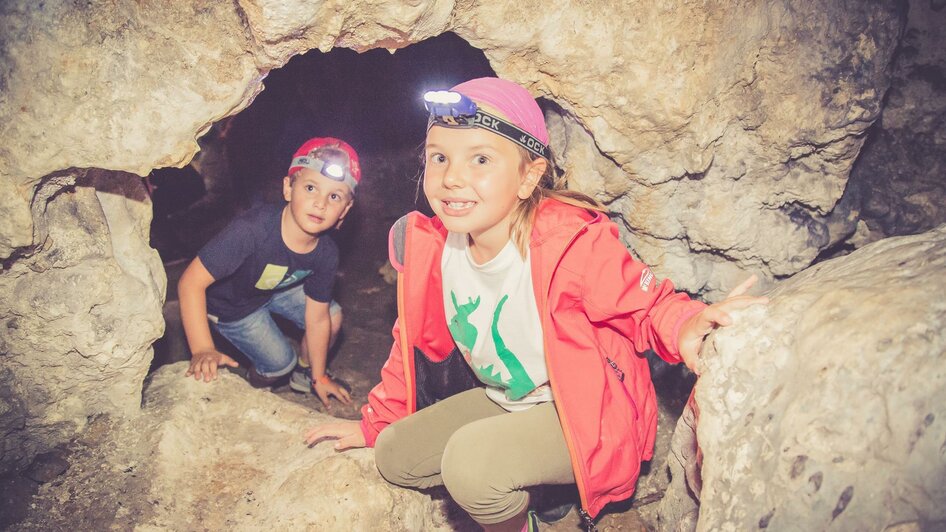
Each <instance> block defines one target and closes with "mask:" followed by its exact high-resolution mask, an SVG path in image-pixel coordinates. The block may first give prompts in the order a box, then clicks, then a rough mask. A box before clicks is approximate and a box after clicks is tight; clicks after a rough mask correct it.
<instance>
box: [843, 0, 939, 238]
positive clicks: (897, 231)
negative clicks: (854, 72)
mask: <svg viewBox="0 0 946 532" xmlns="http://www.w3.org/2000/svg"><path fill="white" fill-rule="evenodd" d="M891 77H892V82H891V87H890V91H889V93H888V95H887V99H886V101H885V102H884V110H883V113H882V114H881V119H880V120H879V121H878V122H877V124H876V125H875V126H874V127H873V128H872V130H871V132H870V136H869V138H868V141H867V143H865V145H864V149H863V151H862V153H861V156H860V158H859V159H858V160H857V163H856V164H855V165H854V169H853V171H852V172H851V187H850V189H851V190H850V191H849V193H851V194H854V195H856V196H858V201H859V202H860V203H861V204H862V207H861V212H862V219H863V220H864V221H865V223H866V224H867V227H866V228H862V231H860V233H862V234H861V235H859V238H860V239H867V240H877V239H880V238H884V237H886V236H892V235H905V234H915V233H919V232H923V231H927V230H929V229H932V228H933V227H935V226H937V225H939V224H942V223H946V3H943V2H939V3H937V2H928V1H918V0H914V1H912V2H910V14H909V19H908V24H907V27H906V31H905V32H904V36H903V40H902V42H901V44H900V47H899V49H898V51H897V54H896V57H895V60H894V63H893V69H892V76H891ZM865 229H869V231H865Z"/></svg>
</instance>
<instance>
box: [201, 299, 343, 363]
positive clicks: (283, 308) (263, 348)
mask: <svg viewBox="0 0 946 532" xmlns="http://www.w3.org/2000/svg"><path fill="white" fill-rule="evenodd" d="M305 300H306V297H305V292H303V290H302V285H301V284H300V285H299V286H296V287H295V288H290V289H289V290H284V291H281V292H276V293H275V294H273V296H272V297H271V298H269V301H267V302H266V304H264V305H263V306H262V307H260V308H258V309H256V310H254V311H253V312H252V313H251V314H249V315H248V316H246V317H244V318H240V319H238V320H236V321H219V320H218V319H217V318H216V317H215V316H210V315H208V318H209V319H210V323H211V324H212V326H213V327H214V328H215V329H216V330H217V332H219V333H220V334H221V335H222V336H223V337H224V338H226V339H227V340H228V341H229V342H230V343H231V344H233V345H234V346H235V347H236V348H237V349H239V350H240V352H242V353H243V354H244V355H246V357H247V358H249V359H250V362H252V363H253V367H254V368H256V372H257V373H259V374H260V375H262V376H263V377H281V376H283V375H286V374H287V373H289V372H291V371H292V369H293V368H295V367H296V362H297V360H296V352H295V351H294V350H293V348H292V345H291V344H290V343H289V340H288V339H287V338H286V337H285V335H283V333H282V331H280V330H279V326H278V325H276V322H275V321H273V315H278V316H282V317H283V318H286V319H287V320H289V321H291V322H292V323H294V324H295V325H296V327H299V329H302V330H305ZM339 310H341V307H340V306H339V305H338V303H336V302H335V301H332V303H331V304H330V305H329V313H330V314H332V315H335V314H337V313H338V311H339Z"/></svg>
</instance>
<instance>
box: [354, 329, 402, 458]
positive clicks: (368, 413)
mask: <svg viewBox="0 0 946 532" xmlns="http://www.w3.org/2000/svg"><path fill="white" fill-rule="evenodd" d="M392 334H393V335H394V345H392V346H391V354H390V355H388V360H387V361H386V362H385V363H384V366H383V367H382V368H381V382H379V383H378V384H377V385H376V386H375V387H374V388H372V389H371V392H370V393H369V394H368V402H367V403H366V404H365V405H364V406H363V407H361V432H362V433H363V434H364V435H365V445H367V446H368V447H374V442H375V440H376V439H378V434H380V433H381V431H382V430H383V429H384V427H386V426H388V425H389V424H391V423H393V422H395V421H397V420H398V419H401V418H402V417H404V416H405V415H407V386H406V385H405V383H404V365H403V361H402V357H401V341H400V327H399V326H398V322H397V321H395V322H394V329H393V331H392Z"/></svg>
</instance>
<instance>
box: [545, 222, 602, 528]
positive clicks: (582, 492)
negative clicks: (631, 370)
mask: <svg viewBox="0 0 946 532" xmlns="http://www.w3.org/2000/svg"><path fill="white" fill-rule="evenodd" d="M595 220H597V218H594V219H592V220H589V221H588V222H585V223H584V224H583V225H582V226H581V227H579V228H578V230H577V231H575V234H573V235H572V236H571V238H569V239H568V243H566V244H565V247H563V248H562V251H561V252H560V253H559V254H558V258H557V259H556V260H555V267H554V268H552V271H551V272H549V280H548V285H547V286H546V287H545V289H544V291H543V292H542V294H543V295H542V322H543V323H542V325H543V334H542V346H543V348H544V349H545V356H546V360H545V366H546V368H547V369H548V373H549V386H550V387H551V388H552V396H553V397H554V396H555V395H557V394H556V393H555V390H556V389H557V388H558V387H557V385H556V381H555V379H553V378H552V371H551V364H549V361H548V356H549V350H548V345H547V343H546V341H545V333H544V331H545V330H548V329H547V324H546V323H545V322H546V319H545V317H546V316H547V315H548V299H549V292H550V291H551V290H552V275H553V274H554V272H555V270H557V269H558V263H559V262H561V260H562V257H564V256H565V252H566V251H567V250H568V248H570V247H571V245H572V243H574V242H575V240H576V239H577V238H578V236H579V235H580V234H582V233H584V232H585V231H586V230H587V229H588V226H589V225H591V223H592V222H594V221H595ZM556 410H558V415H559V419H560V420H561V422H562V432H563V433H564V435H565V443H566V444H567V445H568V448H569V451H570V452H569V455H570V458H571V461H572V468H573V469H574V471H575V483H576V484H577V485H578V497H579V499H580V504H579V506H578V515H580V516H582V521H583V522H584V525H585V528H586V530H587V531H588V532H593V531H595V530H597V529H596V528H595V525H594V520H593V519H591V516H590V515H588V512H587V511H586V510H585V508H587V507H588V500H587V493H586V492H587V489H586V488H585V479H584V478H583V476H582V468H581V463H580V461H579V460H576V459H575V457H574V447H575V444H574V443H573V437H572V433H571V429H570V426H569V424H568V422H567V420H566V419H565V418H566V416H565V410H564V409H559V408H557V407H556Z"/></svg>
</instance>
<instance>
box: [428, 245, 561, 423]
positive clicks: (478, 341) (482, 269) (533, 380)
mask: <svg viewBox="0 0 946 532" xmlns="http://www.w3.org/2000/svg"><path fill="white" fill-rule="evenodd" d="M440 267H441V270H442V272H443V304H444V310H445V311H446V312H445V314H446V316H447V326H448V327H449V329H450V334H451V335H452V336H453V340H454V341H455V342H456V344H457V347H459V348H460V351H461V352H462V353H463V357H464V358H465V359H466V361H467V363H468V364H470V367H472V368H473V371H474V373H476V376H477V377H478V378H479V379H480V381H482V382H483V383H484V384H486V395H487V397H489V398H490V399H492V400H493V401H495V402H496V404H498V405H499V406H501V407H503V408H505V409H506V410H509V411H514V410H524V409H526V408H528V407H530V406H532V405H534V404H536V403H543V402H547V401H551V400H552V390H551V388H550V387H549V376H548V371H547V370H546V367H545V353H544V350H543V342H542V322H541V320H540V319H539V309H538V307H537V306H536V302H535V293H534V292H533V291H532V268H531V265H530V260H529V257H528V256H527V257H526V258H525V260H523V259H522V256H521V255H519V250H518V249H516V246H515V244H514V243H513V242H512V241H511V240H510V241H509V243H507V244H506V247H504V248H503V249H502V251H500V252H499V254H498V255H496V256H495V257H494V258H493V259H492V260H489V261H488V262H486V263H484V264H476V263H475V262H474V261H473V256H472V255H471V254H470V248H469V242H468V240H467V235H466V234H465V233H448V234H447V243H446V245H445V246H444V250H443V257H442V259H441V261H440Z"/></svg>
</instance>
